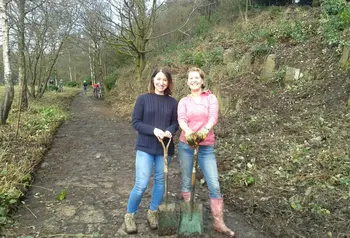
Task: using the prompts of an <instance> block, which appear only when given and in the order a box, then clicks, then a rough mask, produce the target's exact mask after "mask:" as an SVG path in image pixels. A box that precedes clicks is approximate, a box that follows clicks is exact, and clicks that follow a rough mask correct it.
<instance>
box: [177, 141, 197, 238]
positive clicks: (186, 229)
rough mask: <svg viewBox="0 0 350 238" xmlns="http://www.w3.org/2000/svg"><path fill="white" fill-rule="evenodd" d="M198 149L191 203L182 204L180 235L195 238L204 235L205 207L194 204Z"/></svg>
mask: <svg viewBox="0 0 350 238" xmlns="http://www.w3.org/2000/svg"><path fill="white" fill-rule="evenodd" d="M198 147H199V145H198V144H196V145H195V146H194V155H193V167H192V191H191V199H190V202H182V203H181V204H180V222H179V229H178V234H179V235H181V236H191V237H194V236H199V235H202V233H203V206H202V204H198V203H194V194H195V187H196V168H197V162H198Z"/></svg>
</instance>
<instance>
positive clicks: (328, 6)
mask: <svg viewBox="0 0 350 238" xmlns="http://www.w3.org/2000/svg"><path fill="white" fill-rule="evenodd" d="M322 7H323V10H324V11H325V12H326V13H327V14H328V15H337V14H339V13H340V12H341V11H342V10H343V9H344V7H346V2H345V1H344V0H323V3H322Z"/></svg>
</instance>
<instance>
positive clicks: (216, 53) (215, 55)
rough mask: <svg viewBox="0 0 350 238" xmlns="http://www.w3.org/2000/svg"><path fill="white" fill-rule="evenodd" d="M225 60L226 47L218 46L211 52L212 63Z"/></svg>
mask: <svg viewBox="0 0 350 238" xmlns="http://www.w3.org/2000/svg"><path fill="white" fill-rule="evenodd" d="M223 60H224V48H222V47H216V48H215V49H214V50H213V51H211V52H210V53H209V60H208V61H209V62H210V63H211V64H221V63H222V62H223Z"/></svg>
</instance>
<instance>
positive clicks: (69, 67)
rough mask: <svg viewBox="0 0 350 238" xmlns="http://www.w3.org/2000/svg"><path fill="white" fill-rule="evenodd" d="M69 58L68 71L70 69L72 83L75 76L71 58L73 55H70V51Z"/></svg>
mask: <svg viewBox="0 0 350 238" xmlns="http://www.w3.org/2000/svg"><path fill="white" fill-rule="evenodd" d="M68 56H69V64H68V65H69V66H68V69H69V79H70V81H73V74H72V66H71V65H72V58H71V55H70V51H69V50H68Z"/></svg>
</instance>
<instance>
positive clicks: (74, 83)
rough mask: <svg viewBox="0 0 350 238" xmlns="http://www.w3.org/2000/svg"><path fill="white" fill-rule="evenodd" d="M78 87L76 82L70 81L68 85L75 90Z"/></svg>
mask: <svg viewBox="0 0 350 238" xmlns="http://www.w3.org/2000/svg"><path fill="white" fill-rule="evenodd" d="M76 86H78V83H77V82H75V81H69V82H68V83H67V87H71V88H75V87H76Z"/></svg>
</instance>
